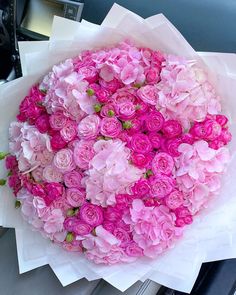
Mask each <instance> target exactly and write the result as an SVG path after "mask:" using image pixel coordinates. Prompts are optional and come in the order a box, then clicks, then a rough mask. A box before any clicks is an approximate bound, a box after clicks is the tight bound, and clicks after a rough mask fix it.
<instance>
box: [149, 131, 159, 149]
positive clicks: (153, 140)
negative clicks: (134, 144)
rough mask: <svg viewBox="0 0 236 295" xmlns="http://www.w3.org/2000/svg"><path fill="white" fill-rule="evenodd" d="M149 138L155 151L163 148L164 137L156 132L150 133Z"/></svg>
mask: <svg viewBox="0 0 236 295" xmlns="http://www.w3.org/2000/svg"><path fill="white" fill-rule="evenodd" d="M148 138H149V140H150V142H151V144H152V147H153V148H154V149H159V148H160V147H161V141H162V136H161V135H160V134H158V133H156V132H150V133H149V134H148Z"/></svg>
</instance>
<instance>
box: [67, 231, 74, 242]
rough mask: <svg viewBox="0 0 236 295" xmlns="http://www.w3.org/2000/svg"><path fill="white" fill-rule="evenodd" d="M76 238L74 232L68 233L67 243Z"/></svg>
mask: <svg viewBox="0 0 236 295" xmlns="http://www.w3.org/2000/svg"><path fill="white" fill-rule="evenodd" d="M73 240H74V235H73V234H72V233H68V234H67V235H66V241H67V243H71V242H72V241H73Z"/></svg>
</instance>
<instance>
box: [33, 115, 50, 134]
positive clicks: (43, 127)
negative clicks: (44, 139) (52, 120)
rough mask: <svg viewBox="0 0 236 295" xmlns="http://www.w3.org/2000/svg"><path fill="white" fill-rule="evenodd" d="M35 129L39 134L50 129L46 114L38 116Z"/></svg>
mask: <svg viewBox="0 0 236 295" xmlns="http://www.w3.org/2000/svg"><path fill="white" fill-rule="evenodd" d="M35 127H36V128H37V129H38V131H39V132H41V133H45V132H47V131H48V130H49V128H50V124H49V116H48V114H43V115H41V116H39V117H38V118H37V119H36V121H35Z"/></svg>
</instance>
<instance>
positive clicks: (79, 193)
mask: <svg viewBox="0 0 236 295" xmlns="http://www.w3.org/2000/svg"><path fill="white" fill-rule="evenodd" d="M66 200H67V202H68V203H69V204H70V205H71V206H72V207H74V208H77V207H81V206H82V205H83V204H84V203H85V191H83V190H82V189H78V188H68V189H67V190H66Z"/></svg>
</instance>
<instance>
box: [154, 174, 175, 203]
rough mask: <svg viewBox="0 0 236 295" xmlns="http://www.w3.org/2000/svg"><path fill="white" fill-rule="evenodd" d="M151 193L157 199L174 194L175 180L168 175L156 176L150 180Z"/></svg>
mask: <svg viewBox="0 0 236 295" xmlns="http://www.w3.org/2000/svg"><path fill="white" fill-rule="evenodd" d="M150 187H151V193H152V194H153V196H155V197H157V198H163V197H165V196H166V195H168V194H169V193H171V192H172V190H173V188H174V186H173V180H172V179H171V178H170V177H169V176H166V175H162V174H160V175H155V177H152V178H151V179H150Z"/></svg>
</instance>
